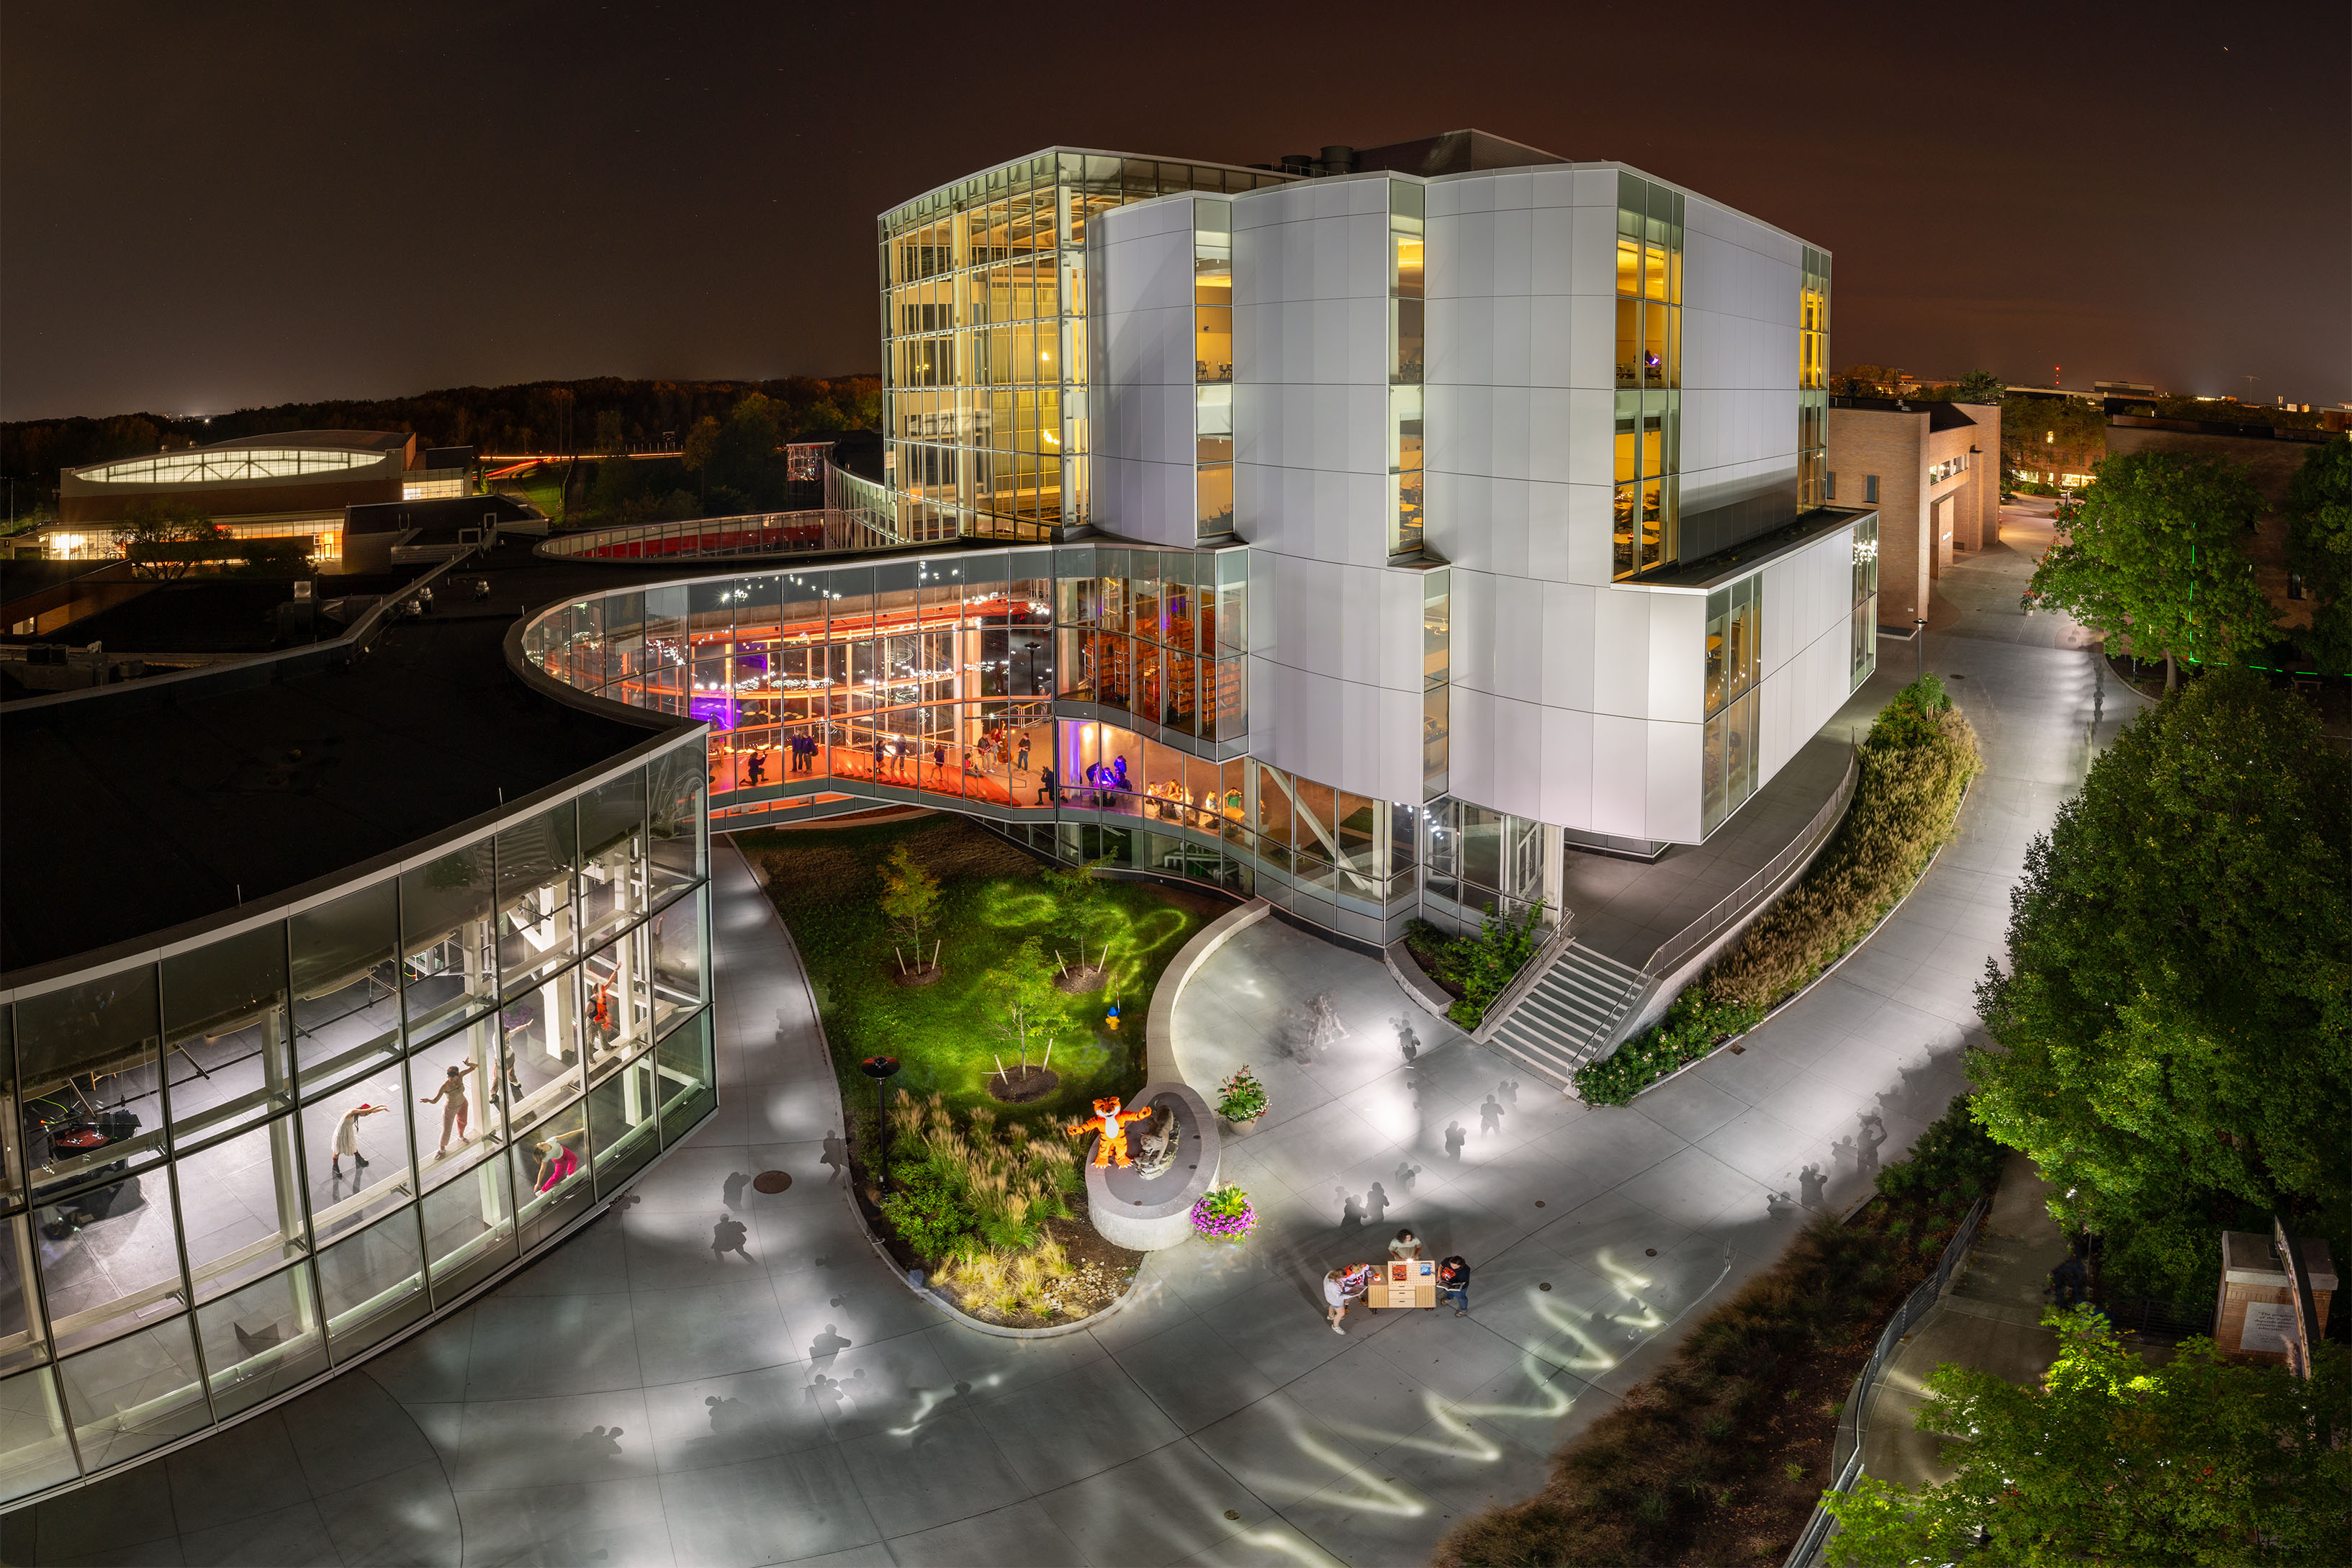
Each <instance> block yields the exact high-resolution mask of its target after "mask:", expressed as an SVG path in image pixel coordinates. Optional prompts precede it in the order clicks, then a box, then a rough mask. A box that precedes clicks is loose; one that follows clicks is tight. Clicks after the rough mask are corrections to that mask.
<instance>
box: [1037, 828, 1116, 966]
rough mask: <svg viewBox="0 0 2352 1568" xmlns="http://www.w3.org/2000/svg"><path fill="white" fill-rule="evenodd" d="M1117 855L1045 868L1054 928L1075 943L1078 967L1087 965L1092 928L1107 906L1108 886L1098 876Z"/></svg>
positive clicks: (1091, 941) (1093, 929) (1108, 903)
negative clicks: (1052, 907)
mask: <svg viewBox="0 0 2352 1568" xmlns="http://www.w3.org/2000/svg"><path fill="white" fill-rule="evenodd" d="M1114 858H1116V857H1113V856H1109V855H1097V856H1096V857H1095V858H1093V859H1091V860H1087V861H1085V862H1083V863H1081V864H1079V865H1076V866H1064V865H1055V866H1049V867H1047V868H1046V869H1045V887H1046V889H1047V890H1048V891H1049V892H1050V893H1051V894H1052V895H1053V899H1054V931H1055V935H1057V936H1063V937H1067V938H1068V939H1069V940H1070V941H1071V942H1074V943H1076V946H1077V948H1078V952H1077V953H1076V958H1077V961H1078V966H1079V967H1080V968H1082V969H1083V968H1086V967H1088V965H1089V960H1088V958H1087V952H1088V950H1089V949H1090V948H1091V947H1092V945H1093V942H1094V940H1095V934H1094V933H1095V928H1096V927H1097V925H1100V924H1101V923H1102V921H1103V916H1104V914H1105V913H1106V912H1107V911H1108V909H1109V905H1110V900H1109V893H1108V889H1107V888H1106V887H1105V886H1104V884H1103V879H1102V877H1101V875H1100V873H1101V871H1102V868H1104V867H1106V866H1108V865H1109V864H1110V863H1111V861H1112V860H1113V859H1114Z"/></svg>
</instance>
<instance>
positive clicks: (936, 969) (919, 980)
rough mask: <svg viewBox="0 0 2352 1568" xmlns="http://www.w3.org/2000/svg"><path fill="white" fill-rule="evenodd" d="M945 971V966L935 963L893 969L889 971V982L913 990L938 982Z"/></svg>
mask: <svg viewBox="0 0 2352 1568" xmlns="http://www.w3.org/2000/svg"><path fill="white" fill-rule="evenodd" d="M945 973H947V970H946V968H945V967H944V966H942V965H940V964H937V963H926V964H922V965H920V966H919V967H917V968H914V969H893V970H892V971H891V972H890V984H893V985H896V986H898V987H900V988H902V989H904V990H908V991H913V990H918V989H920V988H921V987H923V986H925V985H936V984H939V982H940V976H941V975H943V974H945Z"/></svg>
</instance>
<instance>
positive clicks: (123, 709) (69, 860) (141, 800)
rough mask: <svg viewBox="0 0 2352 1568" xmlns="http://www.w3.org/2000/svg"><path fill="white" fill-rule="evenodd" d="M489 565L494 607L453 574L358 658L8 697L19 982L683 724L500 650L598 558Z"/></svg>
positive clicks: (8, 907) (1, 861) (4, 902)
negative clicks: (618, 711) (46, 702)
mask: <svg viewBox="0 0 2352 1568" xmlns="http://www.w3.org/2000/svg"><path fill="white" fill-rule="evenodd" d="M647 564H650V563H647ZM689 564H690V565H691V566H692V567H693V568H694V569H695V570H697V571H698V572H708V571H709V563H700V562H697V563H689ZM487 573H488V577H489V578H490V579H491V580H493V581H495V583H496V584H497V585H498V591H497V592H496V594H495V595H494V596H492V597H490V598H489V599H488V600H487V601H486V602H484V603H482V604H481V605H480V607H479V613H476V612H475V605H474V604H473V603H472V602H471V601H470V600H467V599H463V598H462V596H461V595H455V594H451V595H443V597H444V599H445V600H446V601H447V604H446V608H445V609H443V610H442V611H441V612H440V613H438V614H436V615H435V616H431V617H427V618H424V619H419V620H411V621H406V622H404V623H401V624H400V625H398V626H394V627H391V628H389V629H387V630H386V631H384V632H383V634H382V635H381V636H380V637H378V638H377V639H376V641H375V643H374V644H373V647H371V649H370V650H369V652H368V653H367V655H366V657H365V658H362V659H360V660H358V661H357V662H355V663H352V664H349V665H345V666H341V667H337V668H330V669H326V670H322V671H320V672H318V673H314V674H306V675H297V676H293V677H290V678H288V679H282V680H279V681H276V682H274V683H269V684H261V683H258V682H253V683H249V684H244V685H241V686H239V685H236V684H235V682H234V681H232V680H226V679H225V680H219V681H215V682H212V683H210V684H208V685H200V686H198V687H194V688H191V687H185V686H183V687H179V688H164V689H157V688H154V687H152V683H144V682H142V683H134V684H132V685H129V686H125V687H122V688H120V689H114V690H110V691H109V692H107V693H106V694H104V695H103V696H99V697H94V698H91V699H89V700H79V701H75V702H71V703H66V704H62V705H57V706H49V707H44V708H41V709H37V710H32V711H29V712H28V711H24V710H0V798H5V799H6V800H7V802H8V806H9V809H8V811H7V813H6V814H5V817H0V970H5V971H8V972H12V973H10V976H9V978H10V981H11V982H12V983H13V982H14V981H15V980H16V978H17V976H16V973H13V972H17V971H22V970H26V969H28V968H32V967H34V966H37V965H45V964H51V963H58V962H60V961H65V960H73V959H79V958H80V957H82V956H84V955H89V954H94V953H96V952H100V951H102V950H104V949H108V948H111V947H116V946H118V945H119V944H122V943H126V942H147V941H149V940H151V939H152V938H154V937H155V936H157V935H158V933H162V932H165V931H170V930H171V929H172V928H173V927H176V926H181V925H184V924H186V923H187V922H191V921H204V920H208V919H212V918H215V917H217V916H218V915H220V914H222V913H223V912H225V911H226V910H233V909H235V908H236V906H237V905H238V904H239V903H241V902H242V903H245V904H251V903H254V902H255V901H257V900H262V899H266V898H269V897H271V896H273V895H276V894H280V893H284V892H287V891H289V890H290V889H297V888H300V887H302V886H304V885H305V884H308V883H311V882H317V881H320V880H322V879H334V878H336V877H337V876H339V875H341V874H343V873H345V872H348V871H349V870H351V869H352V868H356V867H359V866H362V865H365V864H367V863H369V862H371V861H374V860H378V859H381V858H384V857H387V856H391V855H393V854H394V853H396V852H398V851H400V850H402V849H403V848H404V847H406V846H409V845H413V844H415V843H418V842H420V841H423V840H426V839H430V838H432V837H436V836H439V835H442V834H445V833H447V832H448V831H450V830H451V829H452V828H455V827H458V826H462V825H463V824H466V823H467V822H470V821H471V820H473V819H474V818H475V817H477V816H489V815H492V814H495V813H496V812H497V811H498V810H499V806H500V803H501V800H503V801H505V802H509V803H510V802H516V801H520V800H522V799H524V798H526V797H527V796H529V795H531V794H532V793H533V792H534V791H537V790H541V789H544V788H547V787H548V786H550V785H551V784H557V783H559V782H561V781H562V780H564V779H566V778H569V777H571V776H572V775H573V774H575V773H583V772H585V771H587V770H588V769H591V768H593V767H594V766H595V765H596V764H597V763H603V762H605V761H607V760H608V759H611V758H613V757H615V756H618V755H619V754H621V753H622V752H625V751H627V750H629V749H630V748H631V747H633V746H635V745H638V744H640V743H642V742H645V741H646V740H648V739H650V738H652V736H653V735H655V734H657V733H660V732H664V731H673V730H675V729H677V728H678V727H679V726H680V723H681V721H677V720H675V719H667V718H664V717H662V716H660V715H657V714H652V713H646V714H642V715H636V716H635V717H634V718H632V719H623V718H621V717H618V716H617V715H615V716H610V717H608V716H604V715H601V714H596V713H590V712H586V711H583V710H579V709H577V708H573V707H570V706H567V705H565V704H563V703H560V702H555V701H551V700H548V699H547V698H545V697H543V696H541V695H539V694H537V693H535V692H533V691H532V690H531V689H530V688H529V687H527V686H525V685H524V684H523V683H522V681H521V680H520V679H518V678H517V677H516V676H515V675H514V674H513V673H512V672H511V671H510V670H509V668H507V664H506V660H505V658H504V656H503V647H502V645H503V642H504V639H505V637H506V634H507V631H508V628H509V626H511V625H512V624H513V620H514V611H515V609H516V607H517V606H518V605H520V604H521V603H522V602H524V601H526V600H527V601H528V602H530V603H531V604H543V603H545V602H547V601H549V600H551V599H554V598H560V597H562V596H563V595H566V594H568V593H570V592H572V591H574V589H575V588H576V587H577V586H578V585H579V584H580V582H581V579H582V578H583V576H584V575H585V574H581V573H579V572H578V571H577V570H576V569H564V568H548V567H546V566H544V565H542V564H541V563H535V562H534V561H533V560H532V558H531V556H530V548H529V546H528V545H527V544H510V545H503V546H501V547H500V548H499V550H498V551H496V552H492V555H491V558H490V561H489V562H488V566H487ZM483 574H484V569H483V568H476V567H472V566H469V567H468V569H467V576H469V577H471V576H479V575H483ZM647 575H648V576H657V575H663V573H662V572H661V571H660V570H659V569H657V568H656V569H655V570H653V571H650V572H648V573H647ZM492 606H496V608H495V610H494V609H493V608H492ZM225 673H226V672H225Z"/></svg>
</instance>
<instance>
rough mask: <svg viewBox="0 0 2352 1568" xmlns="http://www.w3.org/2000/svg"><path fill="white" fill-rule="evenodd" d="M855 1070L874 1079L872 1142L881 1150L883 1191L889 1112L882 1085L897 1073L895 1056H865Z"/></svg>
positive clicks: (885, 1189) (887, 1160) (886, 1186)
mask: <svg viewBox="0 0 2352 1568" xmlns="http://www.w3.org/2000/svg"><path fill="white" fill-rule="evenodd" d="M857 1070H858V1071H860V1072H862V1073H864V1074H865V1075H866V1077H867V1078H870V1079H873V1080H874V1142H876V1143H877V1145H878V1146H879V1147H880V1149H881V1151H882V1186H881V1190H882V1191H883V1192H886V1193H887V1192H888V1191H889V1190H890V1124H889V1112H888V1110H887V1107H886V1106H885V1105H884V1103H883V1100H884V1095H885V1092H886V1091H885V1090H884V1089H883V1085H885V1084H887V1083H888V1082H889V1081H890V1080H891V1079H893V1078H895V1077H897V1076H898V1058H897V1057H867V1058H866V1059H865V1060H864V1061H862V1062H860V1063H858V1064H857Z"/></svg>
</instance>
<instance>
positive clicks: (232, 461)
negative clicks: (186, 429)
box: [73, 447, 394, 485]
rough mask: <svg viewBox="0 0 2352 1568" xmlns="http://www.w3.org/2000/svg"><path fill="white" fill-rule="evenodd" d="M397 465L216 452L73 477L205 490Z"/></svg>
mask: <svg viewBox="0 0 2352 1568" xmlns="http://www.w3.org/2000/svg"><path fill="white" fill-rule="evenodd" d="M393 460H394V454H391V453H386V452H346V451H335V450H331V449H327V448H323V447H228V448H221V447H214V448H210V449H207V450H200V451H193V452H165V453H163V454H162V455H161V456H159V457H153V458H128V459H126V460H124V461H122V462H119V463H102V464H100V465H98V466H97V467H95V468H76V469H74V470H73V477H74V478H76V479H81V480H85V481H87V482H89V483H90V484H100V485H203V484H217V483H221V482H223V481H227V480H239V479H243V480H252V479H295V478H299V477H300V476H302V475H306V474H339V473H348V472H349V471H351V470H352V469H353V468H373V467H374V466H376V465H378V464H383V463H388V462H391V461H393Z"/></svg>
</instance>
